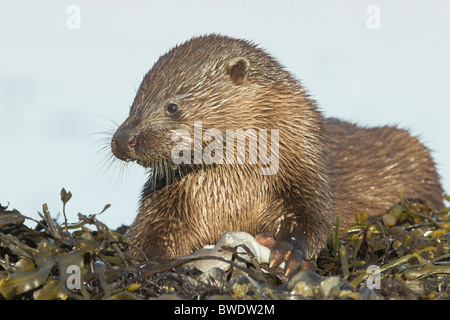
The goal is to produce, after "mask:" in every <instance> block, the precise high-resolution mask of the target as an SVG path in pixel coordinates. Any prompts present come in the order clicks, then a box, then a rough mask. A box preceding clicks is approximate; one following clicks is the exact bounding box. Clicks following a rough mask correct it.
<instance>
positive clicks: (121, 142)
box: [111, 128, 138, 156]
mask: <svg viewBox="0 0 450 320" xmlns="http://www.w3.org/2000/svg"><path fill="white" fill-rule="evenodd" d="M137 143H138V135H137V132H136V130H133V129H129V128H119V129H118V130H117V131H116V133H115V134H114V136H113V139H112V141H111V148H112V149H113V153H114V152H115V151H117V152H120V153H122V154H125V155H127V156H131V155H132V154H130V153H134V148H135V147H136V144H137Z"/></svg>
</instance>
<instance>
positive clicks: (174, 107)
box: [167, 103, 178, 114]
mask: <svg viewBox="0 0 450 320" xmlns="http://www.w3.org/2000/svg"><path fill="white" fill-rule="evenodd" d="M177 111H178V105H177V104H176V103H171V104H169V105H168V106H167V113H168V114H174V113H176V112H177Z"/></svg>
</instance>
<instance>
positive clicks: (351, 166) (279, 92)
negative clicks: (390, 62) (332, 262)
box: [111, 35, 443, 259]
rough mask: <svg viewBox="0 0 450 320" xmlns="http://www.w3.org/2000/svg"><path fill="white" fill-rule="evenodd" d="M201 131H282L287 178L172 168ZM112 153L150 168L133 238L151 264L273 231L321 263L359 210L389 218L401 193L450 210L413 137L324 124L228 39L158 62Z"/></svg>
mask: <svg viewBox="0 0 450 320" xmlns="http://www.w3.org/2000/svg"><path fill="white" fill-rule="evenodd" d="M170 103H176V104H177V105H178V106H179V111H178V112H177V113H176V114H175V115H169V114H168V113H167V106H168V105H169V104H170ZM194 121H202V126H203V130H206V129H209V128H216V129H218V130H219V131H220V132H222V133H224V132H225V130H226V129H244V130H246V129H252V128H253V129H267V130H268V131H270V130H271V129H279V133H280V135H279V142H280V150H279V162H280V163H279V169H278V173H277V174H275V175H261V174H260V168H261V164H260V163H258V164H253V165H252V164H247V163H246V164H240V165H238V164H218V165H205V164H204V165H181V166H179V167H178V168H177V169H173V168H172V166H171V164H170V161H169V159H170V157H171V150H172V148H173V147H174V146H175V144H176V143H177V142H175V141H171V134H172V131H173V130H175V129H180V128H184V129H187V130H188V131H189V132H191V135H192V136H193V124H194ZM133 139H135V140H133ZM269 140H270V139H269ZM127 141H128V142H127ZM127 143H128V145H129V146H132V148H131V149H130V150H128V149H127V148H129V147H128V146H125V144H127ZM111 147H112V150H113V153H114V154H115V155H116V156H117V157H118V158H120V159H122V160H126V161H130V160H131V161H137V162H138V163H140V164H141V165H144V166H146V167H150V168H152V169H151V170H152V173H151V174H150V177H149V180H148V182H147V183H146V185H145V187H144V189H143V192H142V198H141V204H140V209H139V213H138V216H137V218H136V219H135V221H134V222H133V224H132V226H131V228H130V237H131V240H132V242H134V243H135V244H136V245H137V246H139V247H141V248H142V249H144V250H145V251H146V253H147V254H149V255H150V256H154V257H174V256H180V255H185V254H188V253H191V252H193V251H195V250H197V249H200V248H201V247H203V246H205V245H206V244H214V243H216V242H217V241H218V240H219V238H220V237H221V236H222V235H223V234H224V233H225V232H228V231H246V232H248V233H250V234H252V235H256V234H258V233H262V232H266V231H271V232H274V233H275V234H276V235H277V238H278V239H279V240H282V241H291V242H292V241H293V242H294V244H295V245H296V246H297V247H298V248H300V249H302V250H303V251H304V252H305V253H306V256H307V258H308V259H313V258H315V257H316V256H317V254H318V253H319V252H320V250H321V249H322V248H323V247H324V246H325V244H326V241H327V237H328V236H329V233H330V229H331V225H332V222H333V221H334V218H333V214H340V215H341V217H342V219H343V220H344V221H345V222H346V223H348V222H349V221H348V220H350V219H351V218H350V217H353V216H354V213H355V212H356V211H359V212H363V211H367V212H368V213H369V214H371V215H376V214H381V213H384V212H385V210H386V209H387V208H388V207H389V206H391V205H392V204H393V203H395V202H396V201H398V196H397V192H398V191H399V190H403V191H404V194H405V196H408V197H418V198H423V199H424V200H426V201H427V202H428V203H429V204H430V205H432V206H436V207H439V206H442V201H443V200H442V189H441V186H440V184H439V177H438V175H437V173H436V170H435V167H434V163H433V161H432V159H431V157H430V155H429V152H428V150H427V149H426V148H425V147H424V146H423V145H422V144H421V143H420V142H419V141H418V140H417V139H416V138H413V137H411V136H410V135H409V133H408V132H407V131H404V130H400V129H397V128H394V127H382V128H370V129H367V128H361V127H358V126H356V125H353V124H350V123H347V122H343V121H339V120H336V119H325V118H324V117H323V116H322V115H321V113H320V111H319V110H318V109H317V107H316V104H315V102H314V101H313V100H312V99H311V98H310V97H309V96H308V94H307V93H306V92H305V90H304V89H303V87H302V86H301V84H300V82H299V81H298V80H296V79H294V78H293V77H292V76H291V75H290V74H289V73H288V72H287V71H286V70H285V69H284V68H283V67H282V66H281V65H280V64H279V63H278V62H277V61H276V60H274V59H273V58H272V57H271V56H269V55H268V54H266V53H265V52H264V51H263V50H262V49H260V48H259V47H258V46H256V45H254V44H253V43H250V42H248V41H244V40H237V39H233V38H229V37H224V36H220V35H208V36H203V37H198V38H193V39H191V40H189V41H187V42H186V43H184V44H182V45H179V46H177V47H175V48H173V49H172V50H170V51H169V52H168V53H166V54H165V55H163V56H162V57H160V59H159V60H158V61H157V62H156V63H155V65H154V66H153V67H152V69H151V70H150V71H149V72H148V74H147V75H146V76H145V77H144V79H143V81H142V83H141V85H140V88H139V90H138V93H137V95H136V98H135V100H134V102H133V105H132V108H131V110H130V115H129V117H128V119H126V120H125V122H124V123H123V124H122V125H121V126H120V128H119V129H118V130H117V132H116V134H115V136H114V138H113V140H112V143H111ZM124 150H125V151H124ZM127 150H128V151H127ZM332 195H333V197H332ZM333 198H334V200H333ZM292 237H294V239H292Z"/></svg>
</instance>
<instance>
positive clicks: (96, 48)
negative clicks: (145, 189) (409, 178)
mask: <svg viewBox="0 0 450 320" xmlns="http://www.w3.org/2000/svg"><path fill="white" fill-rule="evenodd" d="M449 3H450V2H448V1H432V2H430V1H411V0H408V1H393V0H389V1H364V0H353V1H332V0H329V1H245V2H244V1H201V0H199V1H164V2H162V1H160V2H152V1H76V0H73V1H61V0H59V1H37V0H33V1H1V2H0V146H1V147H0V148H1V150H0V181H1V183H0V203H1V204H3V205H5V204H7V203H8V202H9V203H10V207H11V208H13V207H14V208H17V209H18V210H20V211H21V212H22V213H23V214H26V215H30V216H33V217H36V216H37V215H36V211H38V210H41V209H42V203H44V202H47V203H48V205H49V208H50V210H51V212H52V213H53V214H56V213H58V212H60V211H61V209H62V206H61V202H60V200H59V192H60V190H61V188H62V187H65V188H66V189H67V190H70V191H72V193H73V194H74V196H73V198H72V200H71V201H70V202H69V203H68V206H67V209H66V211H67V212H68V213H69V220H70V221H73V222H75V221H76V214H77V213H78V212H82V213H83V214H90V213H96V212H99V211H101V210H102V208H103V206H104V205H105V204H107V203H111V204H112V207H111V208H110V209H109V210H108V211H106V213H104V214H103V215H102V216H101V219H102V220H103V221H104V222H106V223H107V224H108V225H109V226H110V227H117V226H119V225H120V224H121V223H125V224H129V223H131V222H132V220H133V218H134V217H135V215H136V211H137V206H138V199H139V195H140V189H141V187H142V185H143V183H144V182H145V177H144V170H143V169H142V168H140V167H139V166H138V165H135V164H134V165H131V166H130V167H129V170H128V171H127V173H126V174H124V175H120V173H119V170H118V166H116V167H113V168H111V169H110V170H107V171H106V172H105V169H106V168H105V165H104V164H103V163H102V160H101V159H102V157H101V155H98V153H97V151H98V150H99V149H100V148H101V145H102V144H101V143H99V142H98V141H97V140H98V138H99V136H92V135H91V134H92V133H95V132H99V131H103V130H104V128H106V127H110V123H109V121H108V120H106V119H105V118H104V117H106V118H110V119H113V120H114V121H116V122H117V123H121V122H122V121H123V120H124V119H125V118H126V115H127V113H128V107H129V106H130V105H131V103H132V100H133V97H134V95H135V90H136V89H137V87H138V86H139V83H140V81H141V79H142V77H143V75H144V74H145V73H146V72H147V71H148V70H149V69H150V68H151V66H152V65H153V63H154V62H155V61H156V60H157V59H158V57H159V56H160V55H162V54H163V53H165V52H166V51H167V50H169V49H170V48H171V47H172V46H174V45H175V44H177V43H180V42H183V41H185V40H187V39H189V38H191V37H192V36H195V35H201V34H206V33H212V32H216V33H222V34H226V35H230V36H234V37H238V38H245V39H249V40H253V41H255V42H257V43H260V44H261V46H262V47H264V48H266V49H267V51H268V52H270V53H271V54H273V55H274V56H275V57H276V58H277V59H278V60H279V61H280V62H281V63H282V64H283V65H284V66H285V67H286V68H287V69H288V70H289V71H290V72H292V73H293V74H294V75H295V76H296V77H297V78H298V79H300V80H301V81H302V82H303V84H304V85H305V87H307V88H308V90H309V92H310V93H311V94H312V96H313V97H315V98H316V99H317V101H318V103H319V105H320V107H321V109H322V110H323V112H324V113H325V114H326V115H328V116H335V117H340V118H343V119H346V120H351V121H354V122H357V123H359V124H362V125H369V126H375V125H384V124H398V125H399V126H400V127H402V128H409V129H410V130H411V131H412V133H413V134H414V135H419V136H420V137H421V138H422V141H424V142H425V143H426V144H427V146H428V147H429V148H431V149H432V150H433V152H432V154H433V156H434V158H435V160H436V162H437V163H438V170H439V173H440V175H441V176H442V182H443V185H444V188H445V190H446V191H447V193H450V145H449V137H450V134H449V128H450V93H449V88H450V37H449V35H450V19H449V17H450V5H449ZM70 5H77V6H78V7H79V8H80V18H81V19H80V23H81V24H80V26H81V29H80V30H69V29H68V28H67V26H66V21H67V19H68V18H69V14H68V13H67V12H66V10H67V8H68V7H69V6H70ZM369 5H377V6H378V7H379V8H380V14H381V15H380V17H381V20H380V21H381V25H380V26H381V29H379V30H369V29H368V28H367V26H366V20H367V19H368V17H369V15H368V14H367V13H366V9H367V7H368V6H369ZM99 115H100V116H99Z"/></svg>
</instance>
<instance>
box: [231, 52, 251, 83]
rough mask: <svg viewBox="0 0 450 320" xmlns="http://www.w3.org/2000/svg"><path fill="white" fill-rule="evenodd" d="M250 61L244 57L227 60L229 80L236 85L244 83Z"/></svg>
mask: <svg viewBox="0 0 450 320" xmlns="http://www.w3.org/2000/svg"><path fill="white" fill-rule="evenodd" d="M249 66H250V62H248V60H247V59H246V58H244V57H237V58H233V59H231V60H230V61H229V62H228V65H227V69H226V71H227V74H228V75H229V76H230V78H231V81H233V82H234V84H237V85H244V84H245V81H246V80H247V73H248V67H249Z"/></svg>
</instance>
